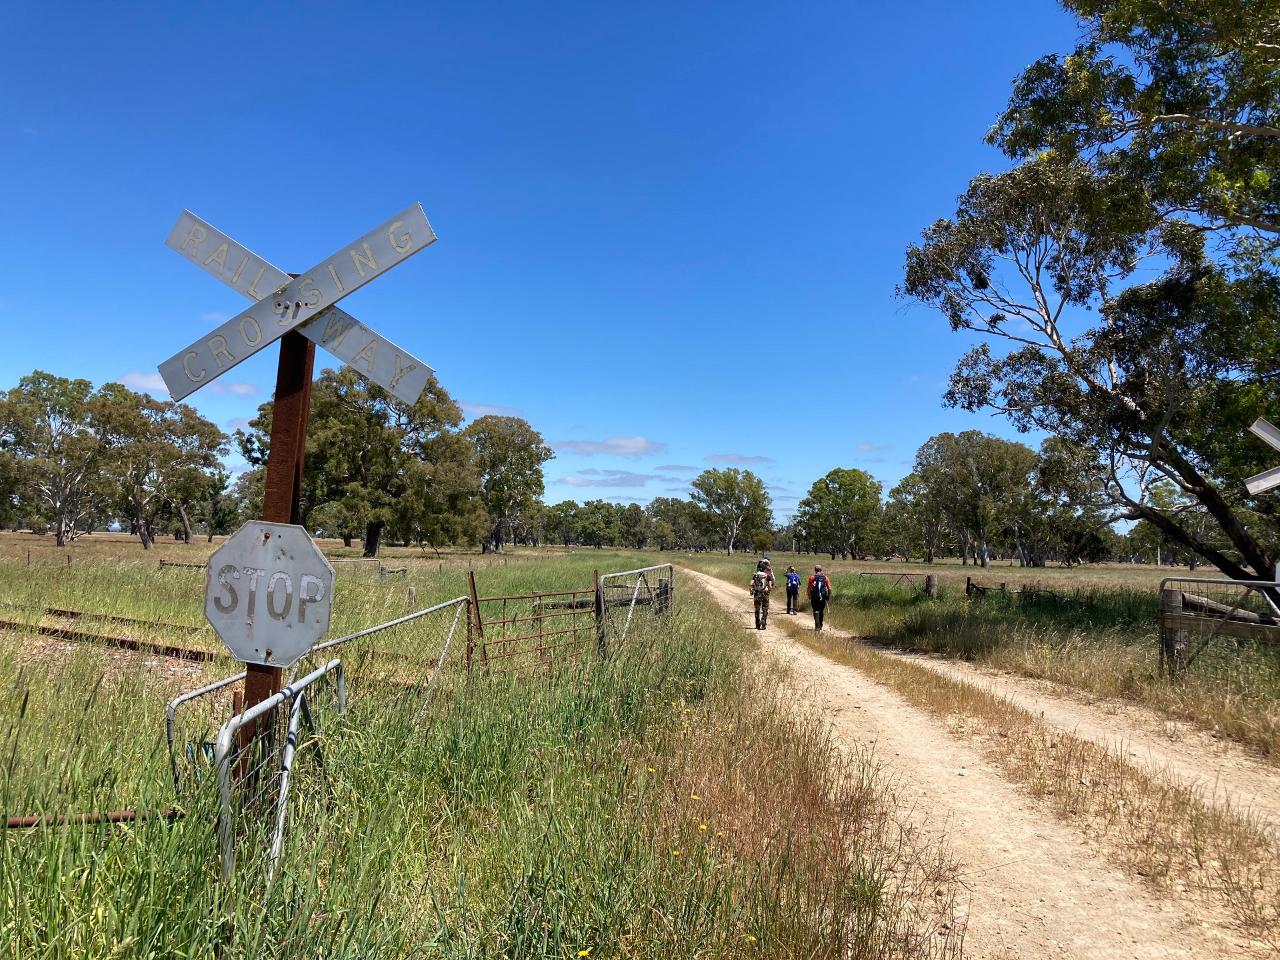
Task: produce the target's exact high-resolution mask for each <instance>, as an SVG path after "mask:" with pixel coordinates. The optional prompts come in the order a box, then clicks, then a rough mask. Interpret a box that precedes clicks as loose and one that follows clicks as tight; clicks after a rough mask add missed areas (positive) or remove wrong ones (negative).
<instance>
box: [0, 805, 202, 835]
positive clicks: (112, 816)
mask: <svg viewBox="0 0 1280 960" xmlns="http://www.w3.org/2000/svg"><path fill="white" fill-rule="evenodd" d="M185 816H186V811H184V810H179V809H178V808H177V807H166V808H164V809H162V810H135V809H133V808H132V807H127V808H125V809H123V810H106V811H104V812H102V813H44V814H36V815H32V816H19V817H6V818H5V821H4V827H5V829H6V830H26V829H29V828H31V827H69V826H81V825H84V826H88V825H92V824H99V823H109V824H111V823H137V822H140V821H144V820H165V821H170V820H180V819H181V818H183V817H185Z"/></svg>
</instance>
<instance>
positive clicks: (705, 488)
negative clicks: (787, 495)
mask: <svg viewBox="0 0 1280 960" xmlns="http://www.w3.org/2000/svg"><path fill="white" fill-rule="evenodd" d="M691 486H692V493H691V494H690V499H691V500H692V501H693V503H694V504H695V505H696V506H697V507H698V509H699V510H700V511H701V513H702V516H703V520H704V522H705V523H706V525H707V527H708V529H709V530H711V531H712V532H713V534H714V535H715V537H716V539H717V541H718V542H719V543H721V544H723V545H724V550H725V553H726V554H728V555H729V556H733V550H734V547H735V546H736V545H737V544H738V541H739V539H740V536H741V535H742V534H743V533H751V532H754V531H757V530H768V529H770V527H771V522H770V516H769V510H770V502H771V501H770V497H769V491H768V490H766V489H765V485H764V481H763V480H761V479H760V478H759V477H757V476H756V475H755V474H754V473H752V472H751V471H750V470H741V469H739V468H737V467H726V468H724V469H712V470H704V471H702V473H700V474H698V476H697V478H696V479H694V481H693V483H692V484H691Z"/></svg>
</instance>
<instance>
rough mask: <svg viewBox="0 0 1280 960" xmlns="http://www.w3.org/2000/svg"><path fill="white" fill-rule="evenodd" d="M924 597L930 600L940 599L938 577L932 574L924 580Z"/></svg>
mask: <svg viewBox="0 0 1280 960" xmlns="http://www.w3.org/2000/svg"><path fill="white" fill-rule="evenodd" d="M924 595H925V596H926V597H928V598H929V599H930V600H937V599H938V575H937V574H936V573H931V574H929V575H928V576H926V577H925V578H924Z"/></svg>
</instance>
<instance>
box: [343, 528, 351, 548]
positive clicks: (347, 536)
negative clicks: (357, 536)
mask: <svg viewBox="0 0 1280 960" xmlns="http://www.w3.org/2000/svg"><path fill="white" fill-rule="evenodd" d="M351 540H352V537H351V534H350V533H347V532H343V534H342V545H343V546H344V547H347V548H350V547H351Z"/></svg>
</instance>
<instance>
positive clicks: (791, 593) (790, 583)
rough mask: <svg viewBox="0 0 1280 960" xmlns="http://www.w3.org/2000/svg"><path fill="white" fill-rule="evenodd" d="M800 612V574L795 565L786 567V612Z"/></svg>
mask: <svg viewBox="0 0 1280 960" xmlns="http://www.w3.org/2000/svg"><path fill="white" fill-rule="evenodd" d="M799 612H800V574H798V573H796V568H795V567H787V613H791V614H795V613H799Z"/></svg>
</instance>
